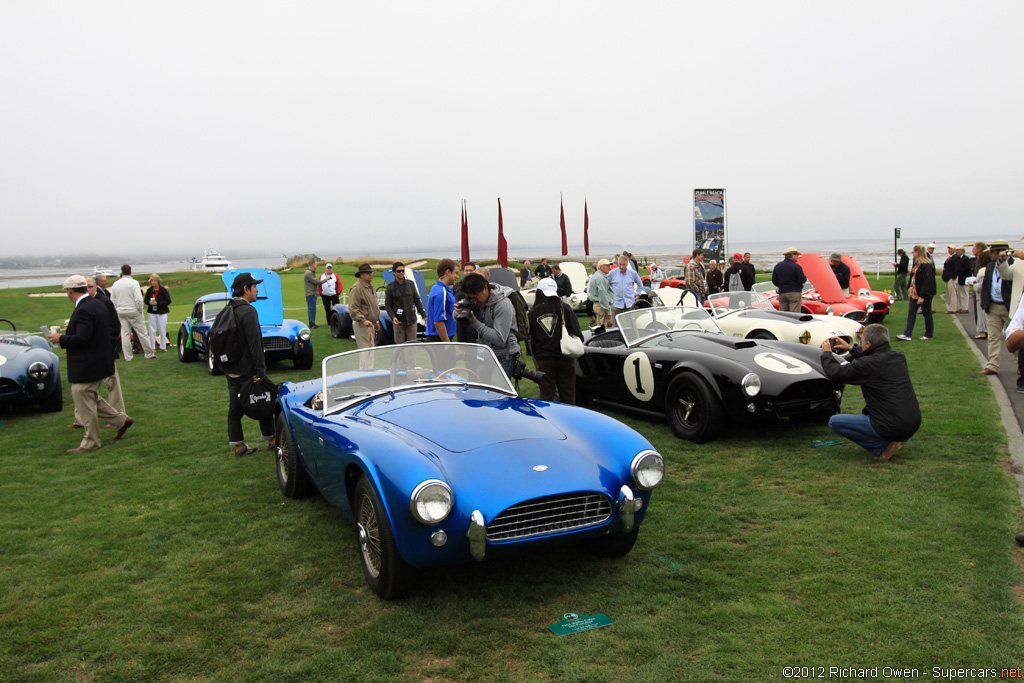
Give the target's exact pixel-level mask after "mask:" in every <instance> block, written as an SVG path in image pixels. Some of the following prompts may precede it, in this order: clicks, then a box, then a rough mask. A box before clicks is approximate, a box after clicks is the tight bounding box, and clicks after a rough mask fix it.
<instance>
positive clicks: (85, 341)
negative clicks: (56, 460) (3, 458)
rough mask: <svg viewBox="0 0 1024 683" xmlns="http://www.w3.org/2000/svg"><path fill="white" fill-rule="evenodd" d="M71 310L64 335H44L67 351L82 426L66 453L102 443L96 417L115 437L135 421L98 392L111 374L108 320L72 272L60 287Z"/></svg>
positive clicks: (77, 417) (81, 278) (77, 419)
mask: <svg viewBox="0 0 1024 683" xmlns="http://www.w3.org/2000/svg"><path fill="white" fill-rule="evenodd" d="M62 288H63V289H64V291H65V293H67V295H68V299H70V300H71V303H73V304H74V306H75V310H74V313H72V314H71V319H70V320H69V321H68V327H67V330H66V331H65V333H64V334H61V333H60V332H54V333H51V334H49V335H47V338H48V339H49V340H50V341H51V342H53V343H54V344H59V345H60V347H61V348H62V349H65V350H66V351H67V366H68V381H69V382H71V399H72V400H73V401H74V403H75V422H76V423H77V424H80V425H82V426H83V427H84V428H85V434H84V435H83V436H82V441H81V442H80V443H79V444H78V447H77V448H69V449H68V450H67V451H65V452H66V453H85V452H87V451H92V450H96V449H97V448H99V447H100V446H102V445H103V444H102V442H101V441H100V425H99V420H100V418H102V419H103V421H104V422H107V423H109V424H111V425H113V426H114V427H116V428H117V434H115V435H114V440H115V441H117V440H119V439H120V438H121V437H122V436H124V433H125V432H126V431H128V428H129V427H131V426H132V425H133V424H134V423H135V420H134V419H132V418H130V417H128V416H127V415H125V414H124V412H123V411H118V410H116V409H114V408H113V407H112V406H111V405H110V404H109V403H107V402H106V400H104V399H103V397H101V396H100V394H99V388H100V384H101V383H102V382H103V380H104V379H106V378H107V377H110V376H111V375H113V374H114V349H113V347H112V346H111V344H110V319H109V314H108V313H107V307H106V306H104V305H103V303H102V302H99V301H96V300H95V299H94V298H93V297H91V296H89V286H88V282H86V279H85V277H84V276H82V275H72V276H71V277H69V278H68V279H66V280H64V284H63V286H62Z"/></svg>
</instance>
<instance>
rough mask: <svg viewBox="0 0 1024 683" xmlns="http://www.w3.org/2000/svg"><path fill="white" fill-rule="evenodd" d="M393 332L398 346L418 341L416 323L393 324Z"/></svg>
mask: <svg viewBox="0 0 1024 683" xmlns="http://www.w3.org/2000/svg"><path fill="white" fill-rule="evenodd" d="M391 332H392V334H394V336H395V343H396V344H404V343H405V342H411V341H416V323H413V324H412V325H395V324H394V323H393V322H392V323H391Z"/></svg>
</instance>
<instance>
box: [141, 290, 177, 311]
mask: <svg viewBox="0 0 1024 683" xmlns="http://www.w3.org/2000/svg"><path fill="white" fill-rule="evenodd" d="M152 298H153V288H152V287H150V288H149V289H147V290H146V294H145V295H144V296H143V297H142V300H143V301H145V302H146V312H147V313H154V314H156V315H167V314H168V313H170V311H171V309H170V308H169V306H170V305H171V293H170V292H169V291H168V290H167V288H166V287H161V288H160V291H159V292H157V295H156V305H155V306H154V305H153V304H152V303H150V300H151V299H152Z"/></svg>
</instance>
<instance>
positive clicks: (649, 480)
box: [629, 451, 665, 491]
mask: <svg viewBox="0 0 1024 683" xmlns="http://www.w3.org/2000/svg"><path fill="white" fill-rule="evenodd" d="M629 473H630V474H631V475H633V481H634V482H635V483H636V485H637V488H640V489H643V490H644V491H649V490H651V489H653V488H654V487H655V486H657V485H658V484H660V483H661V479H662V477H664V476H665V460H664V459H663V458H662V457H661V455H659V454H658V453H656V452H654V451H641V452H640V453H638V454H637V456H636V457H635V458H633V463H632V464H631V465H630V466H629Z"/></svg>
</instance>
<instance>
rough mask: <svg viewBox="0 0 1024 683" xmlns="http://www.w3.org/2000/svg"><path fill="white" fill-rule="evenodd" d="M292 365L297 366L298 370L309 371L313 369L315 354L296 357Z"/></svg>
mask: <svg viewBox="0 0 1024 683" xmlns="http://www.w3.org/2000/svg"><path fill="white" fill-rule="evenodd" d="M292 363H293V364H294V365H295V369H296V370H309V369H310V368H311V367H313V354H312V353H307V354H306V355H304V356H296V357H295V358H294V359H293V360H292Z"/></svg>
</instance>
